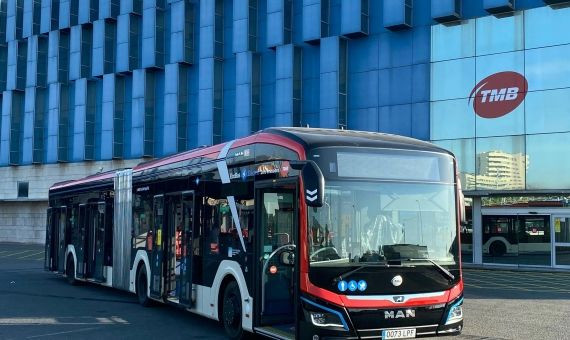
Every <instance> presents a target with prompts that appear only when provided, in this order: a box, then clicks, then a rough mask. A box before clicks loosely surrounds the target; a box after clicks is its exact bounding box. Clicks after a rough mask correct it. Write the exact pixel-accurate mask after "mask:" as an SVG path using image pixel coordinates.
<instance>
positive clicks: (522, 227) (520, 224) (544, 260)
mask: <svg viewBox="0 0 570 340" xmlns="http://www.w3.org/2000/svg"><path fill="white" fill-rule="evenodd" d="M551 248H552V247H551V243H550V215H484V216H483V263H500V264H515V265H519V264H522V265H538V266H549V265H550V262H551V261H550V259H551Z"/></svg>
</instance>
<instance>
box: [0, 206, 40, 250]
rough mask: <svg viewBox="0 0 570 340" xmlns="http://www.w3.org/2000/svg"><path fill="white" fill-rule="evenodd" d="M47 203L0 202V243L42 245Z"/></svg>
mask: <svg viewBox="0 0 570 340" xmlns="http://www.w3.org/2000/svg"><path fill="white" fill-rule="evenodd" d="M47 205H48V204H47V201H38V202H23V201H19V202H0V242H22V243H43V242H44V241H45V238H46V230H45V228H46V226H45V222H46V208H47Z"/></svg>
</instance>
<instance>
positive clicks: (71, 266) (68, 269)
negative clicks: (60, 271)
mask: <svg viewBox="0 0 570 340" xmlns="http://www.w3.org/2000/svg"><path fill="white" fill-rule="evenodd" d="M65 278H66V280H67V283H69V284H70V285H72V286H75V285H77V280H76V279H75V261H73V256H72V255H71V254H69V255H67V262H66V263H65Z"/></svg>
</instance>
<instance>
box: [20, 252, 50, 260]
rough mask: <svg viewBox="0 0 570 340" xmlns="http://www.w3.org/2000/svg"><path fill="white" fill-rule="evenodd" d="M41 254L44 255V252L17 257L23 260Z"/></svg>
mask: <svg viewBox="0 0 570 340" xmlns="http://www.w3.org/2000/svg"><path fill="white" fill-rule="evenodd" d="M43 253H44V251H40V252H37V253H33V254H30V255H26V256H22V257H18V259H25V258H28V257H32V256H35V255H39V254H43Z"/></svg>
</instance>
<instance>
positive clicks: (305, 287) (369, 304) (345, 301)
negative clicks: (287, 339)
mask: <svg viewBox="0 0 570 340" xmlns="http://www.w3.org/2000/svg"><path fill="white" fill-rule="evenodd" d="M301 290H302V291H304V292H306V293H308V294H310V295H312V296H315V297H317V298H319V299H321V300H324V301H327V302H330V303H332V304H335V305H337V306H340V307H346V308H401V307H417V306H426V305H435V304H440V303H448V302H450V301H452V300H454V299H456V298H457V297H459V296H460V295H461V294H462V293H463V279H462V280H460V281H459V283H458V284H457V285H455V286H454V287H453V288H451V289H449V290H447V291H445V293H444V294H442V295H440V296H434V297H418V298H411V299H409V300H407V301H406V302H404V303H394V302H392V301H388V300H351V299H349V298H347V297H346V296H345V295H340V294H336V293H333V292H331V291H329V290H326V289H323V288H320V287H317V286H315V285H313V284H312V283H311V282H310V281H309V275H308V274H307V273H301Z"/></svg>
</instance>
